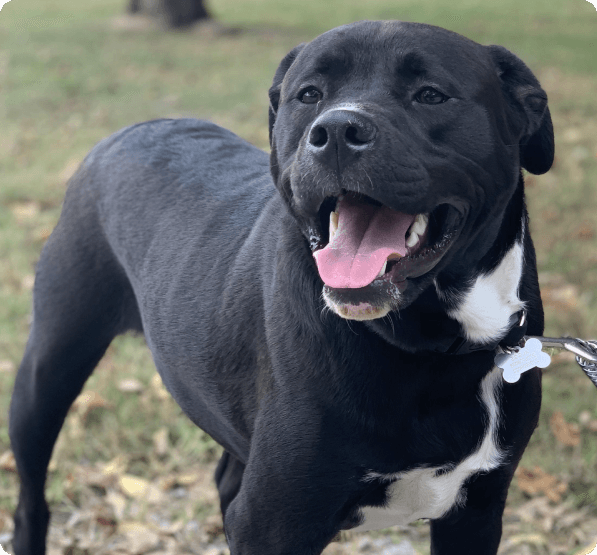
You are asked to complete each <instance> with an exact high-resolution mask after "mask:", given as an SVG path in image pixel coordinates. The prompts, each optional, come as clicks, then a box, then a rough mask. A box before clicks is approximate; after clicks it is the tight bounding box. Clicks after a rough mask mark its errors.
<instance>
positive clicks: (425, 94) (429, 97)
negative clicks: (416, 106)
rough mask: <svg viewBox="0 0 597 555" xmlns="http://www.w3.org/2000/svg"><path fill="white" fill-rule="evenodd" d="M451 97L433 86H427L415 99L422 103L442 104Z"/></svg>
mask: <svg viewBox="0 0 597 555" xmlns="http://www.w3.org/2000/svg"><path fill="white" fill-rule="evenodd" d="M449 98H450V97H449V96H446V95H445V94H443V93H440V92H439V91H437V90H435V89H434V88H433V87H425V88H424V89H422V90H421V91H419V92H418V93H417V95H416V96H415V100H416V101H417V102H419V103H421V104H441V103H442V102H445V101H446V100H448V99H449Z"/></svg>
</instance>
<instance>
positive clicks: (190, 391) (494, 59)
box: [10, 22, 554, 555]
mask: <svg viewBox="0 0 597 555" xmlns="http://www.w3.org/2000/svg"><path fill="white" fill-rule="evenodd" d="M270 100H271V109H270V136H271V147H272V151H271V156H270V160H269V164H268V159H267V155H266V154H265V153H263V152H262V151H260V150H258V149H256V148H254V147H253V146H251V145H249V144H247V143H246V142H244V141H243V140H241V139H239V138H237V137H236V136H234V135H233V134H232V133H230V132H228V131H225V130H223V129H220V128H219V127H217V126H215V125H213V124H211V123H206V122H200V121H194V120H176V121H174V120H161V121H154V122H149V123H143V124H139V125H135V126H132V127H129V128H127V129H124V130H122V131H120V132H118V133H116V134H115V135H112V136H111V137H110V138H108V139H106V140H104V141H102V142H101V143H100V144H99V145H97V146H96V147H95V148H94V149H93V151H92V152H91V153H90V154H89V156H88V157H87V158H86V159H85V161H84V162H83V164H82V166H81V168H80V169H79V171H78V173H77V174H76V175H75V176H74V178H73V179H72V182H71V184H70V188H69V190H68V193H67V195H66V200H65V203H64V209H63V212H62V216H61V218H60V221H59V223H58V226H57V227H56V230H55V231H54V233H53V234H52V236H51V237H50V239H49V240H48V243H47V245H46V246H45V248H44V251H43V253H42V256H41V260H40V262H39V266H38V269H37V279H36V284H35V291H34V320H33V325H32V329H31V335H30V338H29V342H28V344H27V350H26V353H25V356H24V359H23V362H22V365H21V368H20V370H19V373H18V375H17V379H16V384H15V391H14V396H13V400H12V405H11V410H10V436H11V439H12V445H13V448H14V453H15V456H16V460H17V466H18V470H19V474H20V476H21V493H20V498H19V506H18V508H17V512H16V517H15V522H16V529H15V536H14V547H15V551H16V555H40V554H42V553H43V552H44V542H45V534H46V528H47V522H48V509H47V505H46V503H45V501H44V494H43V487H44V480H45V475H46V466H47V464H48V461H49V459H50V453H51V450H52V446H53V444H54V441H55V439H56V436H57V434H58V432H59V430H60V427H61V425H62V422H63V419H64V417H65V415H66V412H67V410H68V408H69V405H70V404H71V402H72V401H73V399H75V397H76V396H77V394H78V393H79V391H80V390H81V388H82V386H83V384H84V383H85V380H86V379H87V377H88V376H89V374H90V373H91V371H92V370H93V368H94V367H95V365H96V364H97V362H98V361H99V360H100V359H101V357H102V355H103V353H104V351H105V350H106V348H107V347H108V345H109V344H110V342H111V341H112V339H113V338H114V336H116V335H117V334H120V333H123V332H125V331H126V330H131V329H132V330H142V331H143V333H144V334H145V338H146V340H147V344H148V345H149V347H150V349H151V351H152V353H153V358H154V360H155V364H156V366H157V369H158V371H159V373H160V374H161V376H162V378H163V380H164V383H165V384H166V386H167V387H168V389H169V390H170V392H171V393H172V395H173V396H174V398H175V399H176V400H177V401H178V403H179V404H180V406H181V407H182V408H183V410H184V411H185V412H186V414H187V415H188V416H189V417H190V418H191V420H192V421H193V422H195V423H196V424H197V425H198V426H201V427H202V428H203V429H204V430H206V431H207V432H208V433H209V434H210V435H212V436H213V437H214V438H215V439H216V440H217V441H218V442H219V443H221V444H222V445H223V446H224V448H225V454H224V456H223V457H222V459H221V461H220V464H219V467H218V470H217V473H216V480H217V484H218V489H219V491H220V496H221V508H222V513H223V515H224V523H225V529H226V535H227V539H228V542H229V545H230V550H231V553H232V555H241V554H242V555H248V554H254V555H282V554H284V555H288V554H293V555H298V554H304V555H307V554H309V555H311V554H316V553H321V551H322V550H323V549H324V547H325V546H326V545H327V544H328V543H329V542H330V541H331V540H332V539H333V538H334V536H335V535H336V534H337V533H338V531H339V530H342V529H356V530H367V529H373V528H380V527H386V526H390V525H392V524H400V523H407V522H412V521H413V520H416V519H419V518H428V519H430V520H431V541H432V549H431V550H432V553H433V554H434V555H451V554H459V555H463V554H474V555H489V554H495V553H496V550H497V548H498V544H499V541H500V536H501V517H502V512H503V509H504V503H505V500H506V494H507V490H508V486H509V484H510V480H511V478H512V474H513V472H514V469H515V468H516V465H517V464H518V461H519V460H520V457H521V455H522V453H523V450H524V449H525V446H526V445H527V442H528V440H529V438H530V436H531V433H532V432H533V429H534V428H535V426H536V423H537V418H538V413H539V406H540V397H541V393H540V371H539V370H537V369H535V370H532V371H529V372H527V373H525V374H524V375H523V377H522V378H521V379H520V381H519V382H518V383H515V384H508V383H504V382H503V381H502V377H501V373H500V371H499V370H497V369H496V368H495V367H494V364H493V359H494V355H495V352H496V349H497V347H498V345H499V344H500V342H502V344H506V345H507V344H512V341H514V339H513V338H514V337H515V336H520V335H521V334H522V333H523V332H521V330H523V329H524V326H523V325H522V320H523V319H524V318H525V317H526V322H527V325H528V333H530V334H534V335H540V334H541V333H542V331H543V312H542V306H541V300H540V296H539V287H538V282H537V271H536V264H535V255H534V250H533V244H532V241H531V238H530V236H529V232H528V220H527V212H526V209H525V203H524V192H523V180H522V174H521V168H526V169H527V170H528V171H530V172H533V173H537V174H538V173H543V172H545V171H547V170H548V169H549V168H550V166H551V164H552V161H553V154H554V146H553V129H552V125H551V119H550V115H549V111H548V109H547V99H546V95H545V93H544V91H543V90H542V89H541V88H540V86H539V83H538V82H537V79H536V78H535V77H534V76H533V74H532V73H531V71H530V70H529V69H528V68H527V67H526V66H525V65H524V64H523V63H522V62H521V61H520V60H519V59H518V58H517V57H516V56H514V55H513V54H511V53H510V52H509V51H507V50H506V49H504V48H501V47H498V46H489V47H486V46H481V45H479V44H477V43H474V42H472V41H470V40H467V39H465V38H463V37H461V36H459V35H457V34H455V33H452V32H449V31H445V30H443V29H440V28H437V27H432V26H428V25H419V24H412V23H400V22H361V23H356V24H353V25H349V26H346V27H341V28H338V29H334V30H332V31H330V32H328V33H325V34H324V35H322V36H320V37H319V38H317V39H315V40H314V41H313V42H311V43H309V44H305V45H301V46H298V47H297V48H295V49H294V50H292V51H291V52H290V53H289V54H288V55H287V56H286V57H285V58H284V60H283V61H282V63H281V65H280V67H279V69H278V71H277V72H276V75H275V78H274V82H273V86H272V88H271V89H270ZM270 171H271V174H270ZM272 177H273V180H272ZM347 320H351V321H347Z"/></svg>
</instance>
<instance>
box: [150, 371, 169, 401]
mask: <svg viewBox="0 0 597 555" xmlns="http://www.w3.org/2000/svg"><path fill="white" fill-rule="evenodd" d="M150 387H151V390H152V392H153V394H154V395H155V396H156V397H157V398H158V399H159V400H160V401H165V400H166V399H168V398H169V397H170V394H169V393H168V390H167V389H166V388H165V387H164V383H163V382H162V378H161V377H160V375H159V374H157V373H156V374H154V375H153V378H151V383H150Z"/></svg>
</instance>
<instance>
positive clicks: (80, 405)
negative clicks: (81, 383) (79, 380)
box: [72, 391, 111, 420]
mask: <svg viewBox="0 0 597 555" xmlns="http://www.w3.org/2000/svg"><path fill="white" fill-rule="evenodd" d="M72 406H73V408H74V409H75V410H77V411H78V412H79V414H80V415H81V418H82V419H83V420H85V419H86V418H87V416H88V415H89V413H90V412H91V411H92V410H93V409H97V408H109V407H110V406H111V405H110V403H109V402H108V401H106V399H104V398H103V397H102V396H101V395H100V394H99V393H96V392H95V391H84V392H83V393H81V395H79V396H78V397H77V398H76V399H75V402H74V403H73V405H72Z"/></svg>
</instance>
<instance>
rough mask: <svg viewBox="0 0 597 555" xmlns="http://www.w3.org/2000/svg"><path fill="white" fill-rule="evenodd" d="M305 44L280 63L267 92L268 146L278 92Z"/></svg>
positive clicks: (276, 108) (296, 47)
mask: <svg viewBox="0 0 597 555" xmlns="http://www.w3.org/2000/svg"><path fill="white" fill-rule="evenodd" d="M305 44H306V43H302V44H299V45H298V46H295V47H294V48H293V49H292V50H291V51H290V52H288V54H286V56H284V59H283V60H282V61H281V62H280V65H279V66H278V69H277V70H276V74H275V75H274V82H273V83H272V86H271V88H270V90H269V144H270V146H271V144H272V130H273V128H274V123H275V121H276V114H277V113H278V103H279V102H280V91H281V89H282V81H283V80H284V76H285V75H286V72H287V71H288V70H289V69H290V66H291V65H292V63H293V62H294V60H296V57H297V56H298V55H299V53H300V51H301V50H302V49H303V48H304V47H305Z"/></svg>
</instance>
